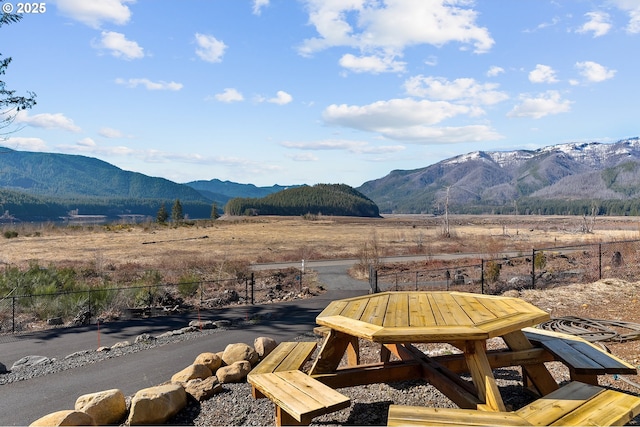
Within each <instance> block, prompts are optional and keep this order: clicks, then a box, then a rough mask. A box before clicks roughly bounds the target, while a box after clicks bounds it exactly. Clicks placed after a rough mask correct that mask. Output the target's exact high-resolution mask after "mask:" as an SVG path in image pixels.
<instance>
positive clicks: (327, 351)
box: [309, 329, 360, 375]
mask: <svg viewBox="0 0 640 427" xmlns="http://www.w3.org/2000/svg"><path fill="white" fill-rule="evenodd" d="M345 353H347V361H348V364H349V366H357V365H359V364H360V352H359V345H358V338H357V337H354V336H351V335H347V334H344V333H342V332H338V331H336V330H333V329H331V330H330V331H329V332H328V333H327V334H326V336H325V338H324V341H323V343H322V346H321V347H320V352H319V353H318V357H317V358H316V360H315V362H314V363H313V366H312V367H311V370H310V371H309V375H316V374H326V373H329V372H335V371H336V369H337V368H338V366H339V365H340V361H341V360H342V357H343V356H344V354H345Z"/></svg>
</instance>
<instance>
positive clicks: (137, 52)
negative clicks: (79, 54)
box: [92, 31, 144, 59]
mask: <svg viewBox="0 0 640 427" xmlns="http://www.w3.org/2000/svg"><path fill="white" fill-rule="evenodd" d="M92 46H93V47H94V48H97V49H108V50H110V51H111V55H113V56H115V57H116V58H123V59H139V58H143V57H144V49H142V47H140V46H139V45H138V43H136V42H134V41H131V40H127V39H126V37H125V36H124V34H122V33H116V32H115V31H103V32H102V38H101V39H100V42H99V43H92Z"/></svg>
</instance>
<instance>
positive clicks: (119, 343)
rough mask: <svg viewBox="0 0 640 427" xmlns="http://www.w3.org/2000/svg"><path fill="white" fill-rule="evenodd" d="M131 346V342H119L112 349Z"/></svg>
mask: <svg viewBox="0 0 640 427" xmlns="http://www.w3.org/2000/svg"><path fill="white" fill-rule="evenodd" d="M130 345H131V342H129V341H119V342H117V343H115V344H114V345H112V346H111V349H114V348H122V347H129V346H130Z"/></svg>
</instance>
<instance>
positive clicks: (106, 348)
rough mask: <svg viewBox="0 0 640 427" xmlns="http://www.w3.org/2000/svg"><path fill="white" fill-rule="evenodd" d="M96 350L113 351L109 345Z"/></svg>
mask: <svg viewBox="0 0 640 427" xmlns="http://www.w3.org/2000/svg"><path fill="white" fill-rule="evenodd" d="M96 351H100V352H107V351H111V347H107V346H105V345H103V346H102V347H98V349H97V350H96Z"/></svg>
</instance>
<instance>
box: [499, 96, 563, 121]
mask: <svg viewBox="0 0 640 427" xmlns="http://www.w3.org/2000/svg"><path fill="white" fill-rule="evenodd" d="M521 99H522V102H521V103H520V104H519V105H516V106H515V107H514V108H513V109H512V110H511V111H510V112H509V113H508V114H507V117H528V118H532V119H540V118H542V117H545V116H548V115H550V114H559V113H566V112H568V111H570V110H571V104H572V101H569V100H566V99H562V97H561V96H560V93H559V92H558V91H555V90H548V91H546V92H544V93H542V94H540V95H538V96H537V97H528V96H523V97H522V98H521Z"/></svg>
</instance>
